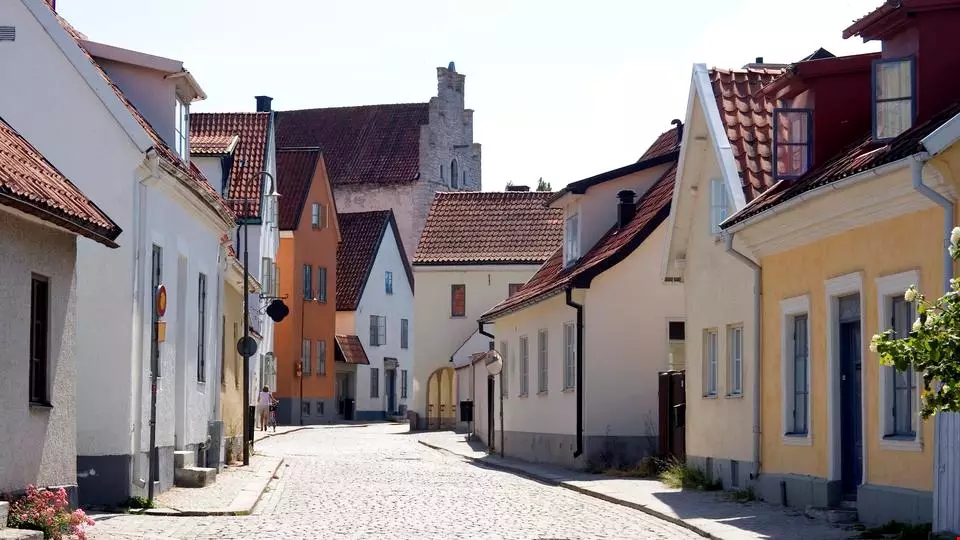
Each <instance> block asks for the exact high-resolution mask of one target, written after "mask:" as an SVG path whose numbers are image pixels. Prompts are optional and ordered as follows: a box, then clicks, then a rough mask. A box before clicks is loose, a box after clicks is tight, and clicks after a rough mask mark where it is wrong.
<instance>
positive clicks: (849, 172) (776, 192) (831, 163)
mask: <svg viewBox="0 0 960 540" xmlns="http://www.w3.org/2000/svg"><path fill="white" fill-rule="evenodd" d="M957 114H960V102H958V103H955V104H954V105H952V106H950V107H948V108H946V109H944V110H943V111H941V112H940V113H939V114H937V115H935V116H934V117H933V118H931V119H930V120H928V121H926V122H924V123H922V124H920V125H917V126H914V127H913V128H911V129H909V130H907V131H906V132H904V133H902V134H900V136H899V137H897V138H895V139H893V140H892V141H888V142H885V143H884V142H877V141H875V140H874V139H873V136H872V135H867V136H866V137H863V138H861V139H859V140H858V141H857V142H855V143H854V144H852V145H850V146H848V147H847V148H846V149H845V150H843V151H842V152H840V153H839V154H837V155H836V156H834V157H833V158H831V159H830V160H828V161H827V162H825V163H823V164H822V165H820V166H818V167H815V168H813V169H811V170H809V171H807V173H806V174H804V175H803V176H801V177H800V178H797V179H796V180H793V181H787V180H784V181H781V182H779V183H777V185H776V186H774V187H773V188H772V189H770V190H769V191H767V192H766V193H764V194H762V195H760V196H759V197H757V198H756V199H754V200H753V202H751V203H750V204H748V205H747V206H746V208H744V209H743V210H741V211H740V212H738V213H736V214H734V215H733V216H731V217H730V218H729V219H727V221H725V222H724V223H723V225H722V226H723V228H725V229H726V228H728V227H730V226H732V225H734V224H735V223H739V222H741V221H744V220H746V219H747V218H749V217H750V216H753V215H756V214H759V213H761V212H763V211H765V210H768V209H770V208H773V207H775V206H777V205H779V204H783V203H784V202H786V201H789V200H790V199H793V198H794V197H797V196H799V195H801V194H803V193H806V192H808V191H811V190H814V189H816V188H819V187H823V186H826V185H830V184H832V183H834V182H838V181H840V180H842V179H844V178H846V177H848V176H853V175H855V174H857V173H861V172H864V171H867V170H870V169H873V168H876V167H879V166H881V165H885V164H887V163H892V162H894V161H897V160H900V159H903V158H906V157H908V156H911V155H913V154H916V153H918V152H922V151H923V146H922V145H921V143H920V141H921V140H923V138H924V137H926V136H927V135H929V134H930V133H932V132H933V131H934V130H935V129H937V128H938V127H940V126H941V125H943V124H944V123H945V122H947V121H948V120H950V119H951V118H953V117H954V116H956V115H957Z"/></svg>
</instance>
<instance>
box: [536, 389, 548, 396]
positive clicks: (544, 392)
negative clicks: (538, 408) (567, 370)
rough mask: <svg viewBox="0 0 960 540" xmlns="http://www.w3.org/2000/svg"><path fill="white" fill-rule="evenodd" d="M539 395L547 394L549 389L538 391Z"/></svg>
mask: <svg viewBox="0 0 960 540" xmlns="http://www.w3.org/2000/svg"><path fill="white" fill-rule="evenodd" d="M537 395H538V396H545V395H547V391H546V390H541V391H539V392H537Z"/></svg>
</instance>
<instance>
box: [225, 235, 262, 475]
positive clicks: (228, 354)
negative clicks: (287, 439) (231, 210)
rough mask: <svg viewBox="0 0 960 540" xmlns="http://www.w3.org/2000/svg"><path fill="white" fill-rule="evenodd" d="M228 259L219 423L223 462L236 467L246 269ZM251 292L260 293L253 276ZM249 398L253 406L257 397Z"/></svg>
mask: <svg viewBox="0 0 960 540" xmlns="http://www.w3.org/2000/svg"><path fill="white" fill-rule="evenodd" d="M228 259H229V261H228V262H227V271H226V272H225V274H224V284H223V314H222V317H223V320H222V323H223V326H222V329H223V336H222V338H223V343H222V344H221V349H220V350H221V351H222V352H223V358H222V360H221V363H220V419H221V420H222V421H223V433H224V437H225V443H224V462H225V463H233V462H235V461H239V460H241V459H243V357H242V356H240V353H238V352H237V341H239V340H240V338H242V337H243V266H241V265H240V263H239V262H238V261H237V259H236V257H235V256H234V255H233V254H230V255H228ZM249 288H250V290H251V291H252V292H259V291H260V285H259V284H258V283H257V282H256V280H255V279H254V278H253V277H252V276H251V277H250V281H249ZM250 398H251V403H252V402H253V401H254V400H255V399H256V396H255V395H253V396H250ZM254 429H256V426H255V427H254Z"/></svg>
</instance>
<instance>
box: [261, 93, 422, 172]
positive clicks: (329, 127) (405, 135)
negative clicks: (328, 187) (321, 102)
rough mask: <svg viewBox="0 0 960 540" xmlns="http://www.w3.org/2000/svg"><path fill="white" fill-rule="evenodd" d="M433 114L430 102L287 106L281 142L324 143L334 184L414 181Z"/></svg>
mask: <svg viewBox="0 0 960 540" xmlns="http://www.w3.org/2000/svg"><path fill="white" fill-rule="evenodd" d="M428 116H429V104H427V103H404V104H396V105H367V106H361V107H335V108H327V109H304V110H299V111H282V112H278V113H277V146H278V147H280V146H319V147H320V149H321V150H323V156H324V160H325V162H326V164H327V174H328V175H329V177H330V183H331V184H332V185H333V186H339V185H346V184H401V183H409V182H413V181H415V180H416V179H417V177H418V176H417V175H418V174H419V172H420V126H423V125H425V124H426V123H427V121H428Z"/></svg>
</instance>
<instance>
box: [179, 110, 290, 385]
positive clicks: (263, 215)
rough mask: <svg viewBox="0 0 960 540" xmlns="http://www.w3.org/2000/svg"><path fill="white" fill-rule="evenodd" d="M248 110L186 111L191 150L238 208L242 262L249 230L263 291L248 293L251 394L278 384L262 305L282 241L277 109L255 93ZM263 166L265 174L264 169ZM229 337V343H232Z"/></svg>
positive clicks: (253, 269) (252, 265) (272, 292)
mask: <svg viewBox="0 0 960 540" xmlns="http://www.w3.org/2000/svg"><path fill="white" fill-rule="evenodd" d="M256 100H257V101H256V104H257V110H256V112H252V113H243V112H239V113H193V114H191V115H190V155H191V159H192V160H193V162H194V163H196V165H197V167H199V168H200V171H201V172H203V175H204V177H206V179H207V181H208V182H210V184H211V185H212V186H213V188H214V189H215V190H216V191H217V192H218V193H220V194H221V195H222V196H223V197H224V199H226V200H227V202H228V204H229V205H230V206H231V208H233V210H234V212H235V213H236V214H237V225H238V227H237V229H236V232H235V233H234V235H233V238H232V240H233V245H234V246H235V247H236V249H237V256H238V258H239V259H240V262H241V263H242V262H243V257H244V255H243V247H244V246H243V242H244V227H247V228H248V230H247V231H246V234H247V235H248V236H249V241H250V248H249V250H248V253H247V257H248V258H249V262H248V264H249V271H250V275H252V276H254V277H255V278H256V279H258V280H259V281H260V283H261V285H262V287H263V292H262V293H251V294H250V297H249V306H250V309H249V311H250V327H251V328H250V335H251V336H252V337H253V338H254V339H255V340H256V341H257V354H256V356H254V357H251V362H250V378H249V382H250V384H249V386H250V395H251V396H256V395H257V392H259V390H260V388H261V387H263V386H264V385H267V386H269V387H270V388H276V355H275V354H274V322H273V320H272V319H271V318H270V317H267V316H266V314H265V313H264V307H265V306H266V305H267V304H268V303H269V302H270V301H271V300H272V299H273V298H274V297H276V296H278V294H277V291H276V286H277V280H276V275H277V250H278V249H279V245H280V233H279V228H278V209H279V206H278V201H277V197H276V195H277V190H276V188H275V179H276V177H277V161H276V145H275V141H276V138H275V136H274V126H275V125H276V122H275V118H274V117H275V114H274V113H273V112H272V111H271V106H270V103H271V101H272V98H270V97H267V96H257V98H256ZM263 172H267V173H269V175H265V174H262V173H263ZM235 345H236V344H235V343H229V344H228V346H231V347H232V346H235Z"/></svg>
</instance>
